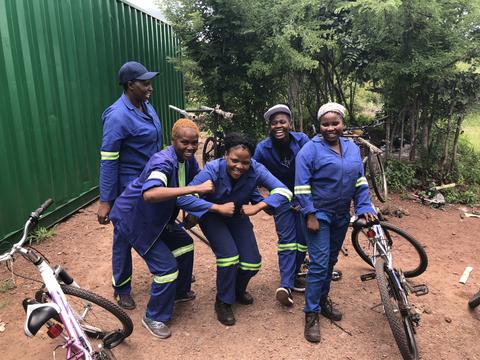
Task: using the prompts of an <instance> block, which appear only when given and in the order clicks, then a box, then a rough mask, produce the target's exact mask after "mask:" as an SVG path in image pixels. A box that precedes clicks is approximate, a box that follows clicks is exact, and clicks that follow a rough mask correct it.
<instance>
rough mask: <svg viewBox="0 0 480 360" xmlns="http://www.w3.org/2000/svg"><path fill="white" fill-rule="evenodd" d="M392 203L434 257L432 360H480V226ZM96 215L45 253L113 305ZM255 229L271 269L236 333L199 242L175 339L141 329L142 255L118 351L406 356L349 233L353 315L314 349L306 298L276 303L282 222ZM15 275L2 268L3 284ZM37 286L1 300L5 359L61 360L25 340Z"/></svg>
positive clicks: (336, 292)
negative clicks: (463, 279)
mask: <svg viewBox="0 0 480 360" xmlns="http://www.w3.org/2000/svg"><path fill="white" fill-rule="evenodd" d="M391 204H392V206H393V207H397V208H398V207H401V208H403V209H406V210H407V212H408V213H409V215H408V216H404V217H402V218H395V217H391V218H390V221H391V222H392V223H394V224H397V225H399V226H400V227H401V228H403V229H406V230H407V231H408V232H410V233H412V234H414V235H415V236H416V237H417V238H418V239H419V240H420V241H421V242H422V243H423V244H424V245H425V246H426V251H427V254H428V256H429V262H430V263H429V267H428V270H427V271H426V273H424V274H423V275H421V276H420V277H418V278H416V279H415V282H416V283H421V282H425V283H426V284H427V285H428V287H429V289H430V293H429V294H428V295H426V296H422V297H418V298H417V297H415V296H411V300H412V302H413V303H414V304H415V305H416V306H417V308H419V309H420V310H421V311H422V312H423V314H422V320H421V325H420V327H419V328H418V332H417V341H418V345H419V349H420V352H421V356H422V359H436V360H439V359H449V360H450V359H480V340H479V339H480V321H479V320H480V309H477V310H476V311H475V312H470V311H469V310H468V308H467V301H468V299H469V297H470V296H471V295H473V294H474V293H475V292H476V291H477V290H479V289H480V235H479V234H480V219H477V218H465V219H461V218H460V213H461V209H459V208H457V207H450V208H448V209H447V210H446V211H442V210H434V209H430V208H428V207H426V206H423V205H420V204H417V203H415V202H413V201H411V200H400V199H399V198H398V197H395V198H394V199H392V201H391ZM96 208H97V205H96V204H92V205H90V206H88V207H87V208H85V209H83V210H81V211H79V212H78V213H77V214H75V215H74V216H72V217H71V218H70V219H68V221H66V222H64V223H61V224H59V225H58V227H57V229H56V235H55V237H54V238H53V239H50V240H47V241H45V242H43V243H42V244H40V245H38V249H39V250H40V251H41V252H42V253H43V254H45V255H46V256H47V257H48V258H49V260H50V261H51V263H53V264H57V263H61V264H63V265H64V266H65V268H66V269H67V270H68V271H69V273H70V274H72V275H73V276H74V277H75V279H76V281H77V282H78V283H79V284H80V285H81V286H82V287H85V288H87V289H90V290H92V291H94V292H97V293H99V294H101V295H103V296H105V297H107V298H110V299H111V295H112V294H111V288H110V279H111V270H110V256H111V255H110V247H111V239H112V226H111V225H109V226H101V225H99V224H98V223H97V221H96V216H95V212H96ZM253 222H254V225H255V231H256V234H257V239H258V243H259V247H260V249H261V253H262V257H263V267H262V270H261V271H260V272H259V274H258V275H257V276H256V277H255V278H254V279H253V280H252V282H251V284H250V287H249V290H250V292H251V293H252V295H253V296H254V298H255V302H254V304H253V305H251V306H242V305H236V306H235V315H236V318H237V324H236V325H234V326H232V327H225V326H223V325H221V324H220V323H219V322H218V321H217V320H216V318H215V314H214V311H213V302H214V297H215V290H214V289H215V260H214V256H213V254H212V252H211V250H210V249H209V248H208V247H207V246H206V245H205V244H204V243H202V242H200V241H198V240H196V241H195V268H194V273H195V276H196V279H197V281H196V283H194V284H193V288H194V290H195V291H196V292H197V299H196V300H195V301H193V302H190V303H183V304H178V305H177V306H176V308H175V314H174V320H173V321H172V323H171V324H170V326H171V329H172V332H173V335H172V337H171V338H169V339H167V340H157V339H154V338H153V337H152V336H150V334H149V333H147V331H146V330H145V329H144V328H143V327H142V326H141V316H142V314H143V311H144V309H145V304H146V301H147V299H148V294H149V286H150V281H151V280H150V279H151V277H150V275H149V273H148V271H147V269H146V266H145V265H144V263H143V261H142V259H141V258H139V257H138V256H136V255H135V256H134V280H133V289H134V290H133V295H134V297H135V299H136V301H137V304H138V306H137V309H136V310H134V311H130V312H129V314H130V316H131V318H132V320H133V322H134V324H135V330H134V333H133V334H132V336H131V337H130V338H128V339H127V340H126V341H125V342H124V343H123V344H121V345H120V346H118V347H117V348H116V349H115V350H114V353H115V355H116V356H117V358H118V359H157V358H165V359H400V355H399V351H398V349H397V347H396V344H395V342H394V339H393V337H392V334H391V331H390V328H389V327H388V324H387V321H386V318H385V317H384V315H383V314H382V311H381V310H380V309H381V307H375V305H377V304H379V303H380V299H379V293H378V290H377V286H376V282H375V281H368V282H365V283H362V282H361V281H360V279H359V276H360V275H361V274H364V273H367V272H369V269H368V267H367V266H366V265H365V264H364V263H363V262H362V260H361V259H360V258H359V257H358V256H357V255H356V254H355V252H354V249H353V247H352V246H351V243H350V238H349V234H348V235H347V239H346V241H345V246H346V248H347V249H348V250H349V255H348V256H343V255H340V260H339V264H338V268H339V269H341V270H342V271H343V275H344V276H343V279H342V280H341V281H339V282H335V283H333V289H332V294H331V295H332V298H333V299H334V301H335V303H336V304H337V305H338V307H339V308H340V309H341V310H342V311H343V313H344V319H343V320H342V321H341V322H340V323H339V325H341V327H343V329H345V331H343V330H342V329H340V328H339V327H337V326H335V325H334V324H332V323H330V322H329V321H328V320H326V319H324V318H322V319H321V323H320V325H321V331H322V341H321V343H320V344H318V345H314V344H310V343H308V342H307V341H305V340H304V338H303V318H304V314H303V312H302V308H303V298H302V295H301V294H295V297H294V298H295V305H294V306H293V307H292V308H285V307H282V306H281V305H279V304H278V303H277V302H276V301H275V298H274V293H275V289H276V287H277V285H278V281H279V276H278V265H277V251H276V235H275V231H274V225H273V220H272V218H271V217H269V216H267V215H266V214H264V213H261V214H258V215H257V216H255V217H254V218H253ZM466 266H473V267H474V268H475V269H474V271H473V272H472V273H471V275H470V278H469V280H468V282H467V283H466V284H465V285H462V284H460V283H459V282H458V280H459V277H460V275H461V274H462V272H463V270H464V269H465V267H466ZM15 270H16V271H17V272H20V273H22V274H26V275H29V274H30V275H32V274H35V271H34V269H33V267H32V266H31V265H30V264H27V263H26V262H25V261H24V260H23V259H20V260H19V261H17V262H16V263H15ZM35 275H36V274H35ZM9 277H10V274H9V273H8V272H7V271H6V270H5V269H4V268H3V267H2V268H1V269H0V280H4V279H7V278H9ZM37 287H38V285H37V284H36V283H33V282H32V281H27V280H23V279H20V278H17V286H16V287H15V288H14V289H12V290H9V291H7V292H3V293H0V322H4V323H5V330H4V331H3V332H0V349H1V350H0V353H1V356H0V357H1V358H2V359H48V358H51V354H52V353H51V352H52V350H53V348H54V346H55V345H56V344H57V342H56V341H55V340H50V339H49V338H48V337H47V336H46V335H45V333H44V331H41V333H40V334H39V335H37V336H36V337H35V338H32V339H30V338H27V337H26V336H25V335H24V334H23V321H24V313H23V310H22V308H21V301H22V299H23V298H24V297H26V296H30V297H31V296H33V292H34V290H35V289H36V288H37ZM372 308H373V309H372ZM347 332H348V333H347ZM42 340H43V341H42Z"/></svg>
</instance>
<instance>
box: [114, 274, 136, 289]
mask: <svg viewBox="0 0 480 360" xmlns="http://www.w3.org/2000/svg"><path fill="white" fill-rule="evenodd" d="M130 281H132V277H131V276H130V277H129V278H128V279H127V280H125V281H124V282H122V283H120V284H118V285H116V284H115V278H114V277H113V276H112V284H113V286H115V287H120V286H123V285H125V284H128V283H129V282H130Z"/></svg>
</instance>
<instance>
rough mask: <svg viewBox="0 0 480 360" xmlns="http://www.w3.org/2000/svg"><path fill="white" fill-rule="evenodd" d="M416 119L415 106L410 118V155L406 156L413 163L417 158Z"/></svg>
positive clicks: (416, 109)
mask: <svg viewBox="0 0 480 360" xmlns="http://www.w3.org/2000/svg"><path fill="white" fill-rule="evenodd" d="M418 117H419V116H418V107H417V106H416V104H415V105H414V106H413V107H412V109H411V117H410V154H409V156H408V159H409V160H410V161H415V158H416V157H417V131H418Z"/></svg>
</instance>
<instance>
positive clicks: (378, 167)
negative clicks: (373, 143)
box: [367, 151, 388, 203]
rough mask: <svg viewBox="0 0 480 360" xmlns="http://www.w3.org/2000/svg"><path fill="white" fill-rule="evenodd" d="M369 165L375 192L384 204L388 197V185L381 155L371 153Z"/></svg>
mask: <svg viewBox="0 0 480 360" xmlns="http://www.w3.org/2000/svg"><path fill="white" fill-rule="evenodd" d="M367 164H368V171H369V177H370V182H371V183H372V187H373V191H374V192H375V195H376V196H377V199H378V200H379V201H380V202H382V203H384V202H386V201H387V197H388V185H387V178H386V176H385V168H384V166H383V159H382V157H381V154H374V153H373V152H372V151H369V152H368V159H367Z"/></svg>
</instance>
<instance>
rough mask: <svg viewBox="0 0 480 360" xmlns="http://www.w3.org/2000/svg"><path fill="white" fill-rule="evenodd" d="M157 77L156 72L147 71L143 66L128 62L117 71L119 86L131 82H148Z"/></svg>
mask: <svg viewBox="0 0 480 360" xmlns="http://www.w3.org/2000/svg"><path fill="white" fill-rule="evenodd" d="M157 75H158V72H155V71H148V70H147V68H146V67H145V66H143V65H142V64H140V63H139V62H136V61H129V62H127V63H125V64H123V65H122V67H121V68H120V70H118V80H119V81H120V85H123V84H126V83H127V82H128V81H132V80H150V79H153V78H154V77H155V76H157Z"/></svg>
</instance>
